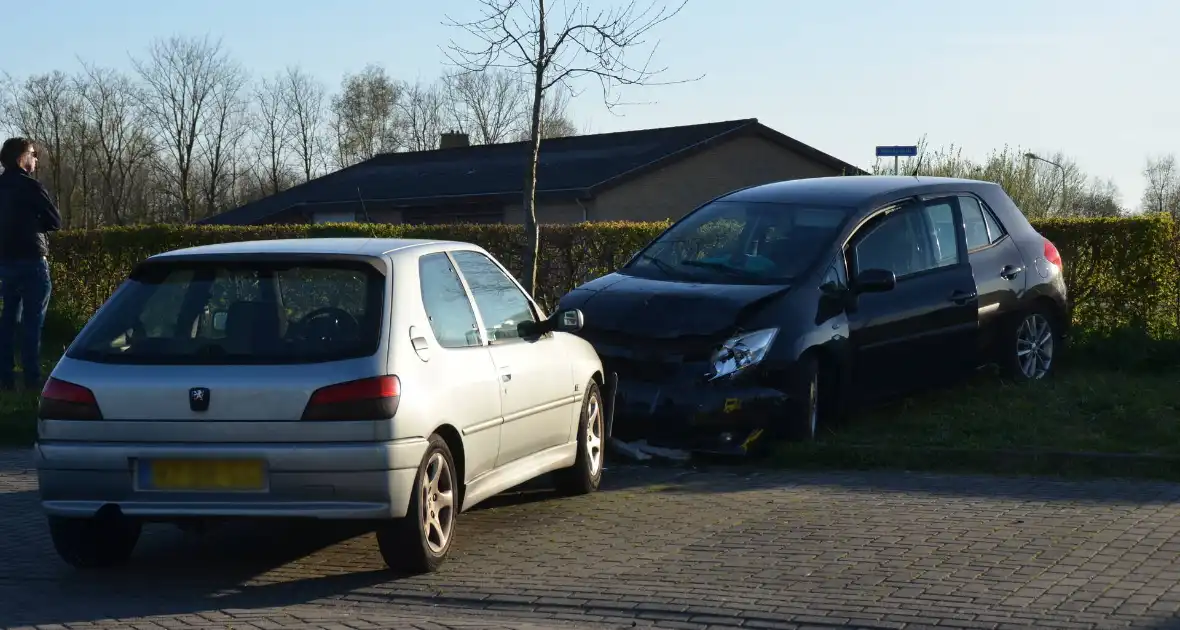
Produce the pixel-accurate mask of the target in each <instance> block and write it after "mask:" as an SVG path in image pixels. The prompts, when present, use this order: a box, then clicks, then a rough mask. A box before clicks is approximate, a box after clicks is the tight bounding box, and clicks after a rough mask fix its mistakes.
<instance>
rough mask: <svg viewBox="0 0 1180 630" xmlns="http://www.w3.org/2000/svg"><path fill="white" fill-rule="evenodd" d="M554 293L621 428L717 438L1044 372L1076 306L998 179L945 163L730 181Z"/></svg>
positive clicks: (722, 442)
mask: <svg viewBox="0 0 1180 630" xmlns="http://www.w3.org/2000/svg"><path fill="white" fill-rule="evenodd" d="M558 308H559V309H571V308H577V309H581V310H582V312H583V313H584V314H585V326H584V328H583V329H582V331H581V332H580V333H579V334H580V335H582V336H583V337H584V338H586V339H587V340H588V341H590V342H591V343H592V344H593V346H594V347H595V349H596V350H597V351H598V353H599V355H600V356H601V357H602V360H603V365H604V367H605V368H606V370H607V372H608V374H609V373H613V374H616V375H617V378H618V381H617V387H616V388H615V391H614V392H613V395H614V402H613V405H612V415H613V421H612V423H611V424H612V434H613V437H615V438H619V439H622V440H633V439H639V438H645V439H646V440H647V441H648V443H649V444H651V445H654V446H665V447H677V448H683V449H688V450H693V451H704V452H709V451H711V452H721V453H732V452H737V453H744V452H746V451H747V446H748V445H749V444H750V443H752V442H753V441H754V440H755V439H757V438H758V436H760V435H766V436H771V437H780V438H782V437H786V438H794V439H810V438H812V437H814V436H815V435H816V432H817V429H820V428H822V427H823V425H824V424H825V423H828V422H834V421H835V420H837V419H839V418H841V417H843V416H844V415H845V413H846V412H847V411H848V410H849V409H851V408H853V406H856V405H859V404H863V403H869V402H873V401H879V400H881V399H882V398H885V397H893V396H896V395H900V394H905V393H909V392H912V391H914V390H915V389H918V388H924V387H929V386H942V385H946V384H949V383H950V382H952V381H954V380H955V379H957V378H959V377H961V376H964V375H966V374H968V373H970V372H971V371H973V370H975V369H977V368H979V367H981V366H983V365H987V364H998V365H999V366H1000V368H1001V369H1002V370H1003V372H1004V373H1005V374H1007V375H1008V376H1010V377H1011V378H1014V379H1017V380H1033V379H1040V378H1044V377H1045V376H1046V375H1048V374H1049V373H1050V372H1051V371H1052V369H1053V367H1054V361H1053V359H1054V355H1055V353H1056V352H1058V351H1059V350H1060V348H1061V346H1062V343H1063V341H1064V339H1065V336H1066V333H1067V331H1068V326H1069V320H1070V315H1069V306H1068V302H1067V300H1066V287H1065V282H1064V279H1063V275H1062V272H1061V256H1060V254H1059V253H1058V251H1057V248H1056V247H1055V246H1054V245H1053V243H1051V242H1050V241H1049V240H1048V239H1046V238H1044V237H1043V236H1042V235H1041V234H1039V233H1038V232H1037V231H1036V230H1035V229H1034V228H1033V227H1032V225H1030V224H1029V222H1028V220H1027V219H1026V218H1025V217H1024V215H1023V214H1022V213H1021V212H1020V210H1019V209H1018V208H1017V207H1016V205H1015V204H1014V203H1013V202H1012V199H1011V198H1010V197H1009V196H1008V195H1007V194H1006V193H1005V192H1004V190H1003V188H1001V187H1000V186H999V185H997V184H994V183H990V182H983V181H975V180H968V179H948V178H938V177H881V176H849V177H827V178H815V179H801V180H792V181H784V182H776V183H771V184H765V185H761V186H755V187H751V188H745V189H742V190H738V191H734V192H731V193H728V194H726V195H723V196H721V197H719V198H716V199H714V200H712V201H710V202H708V203H706V204H704V205H703V206H701V207H699V208H696V209H695V210H693V211H692V212H690V213H689V214H688V215H687V216H685V217H684V218H682V219H681V220H679V221H677V222H676V223H675V224H673V225H672V226H671V227H669V228H668V229H667V230H666V231H664V232H663V233H662V234H661V235H660V236H658V237H657V238H656V239H654V240H653V241H652V242H651V243H650V244H649V245H647V246H646V247H645V248H644V249H643V250H641V251H640V252H639V253H637V254H636V255H635V256H634V257H633V258H632V259H631V260H630V261H629V262H628V263H627V264H626V265H625V266H624V267H623V268H621V269H619V270H618V271H616V272H614V273H611V274H610V275H607V276H604V277H601V278H598V279H596V280H593V281H591V282H588V283H586V284H584V285H582V286H579V287H578V288H576V289H574V290H573V291H571V292H569V293H567V294H566V295H565V296H563V297H562V299H561V302H560V305H559V307H558ZM612 381H613V378H612Z"/></svg>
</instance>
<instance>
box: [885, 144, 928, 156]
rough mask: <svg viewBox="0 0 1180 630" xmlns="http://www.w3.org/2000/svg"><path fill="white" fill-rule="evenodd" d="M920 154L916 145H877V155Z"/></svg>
mask: <svg viewBox="0 0 1180 630" xmlns="http://www.w3.org/2000/svg"><path fill="white" fill-rule="evenodd" d="M916 155H918V147H916V146H896V145H895V146H883V147H877V157H914V156H916Z"/></svg>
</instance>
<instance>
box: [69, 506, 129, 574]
mask: <svg viewBox="0 0 1180 630" xmlns="http://www.w3.org/2000/svg"><path fill="white" fill-rule="evenodd" d="M142 531H143V524H142V523H140V522H139V521H138V520H136V519H132V518H127V517H123V516H107V515H102V514H100V515H98V516H94V517H90V518H66V517H61V516H50V517H49V535H50V538H52V539H53V548H54V550H56V551H57V555H58V556H60V557H61V559H62V560H64V561H65V562H66V563H67V564H69V565H71V566H73V567H75V568H79V569H105V568H108V567H114V566H121V565H124V564H126V563H127V561H128V560H130V559H131V554H132V553H133V552H134V551H135V545H136V544H138V543H139V536H140V533H141V532H142Z"/></svg>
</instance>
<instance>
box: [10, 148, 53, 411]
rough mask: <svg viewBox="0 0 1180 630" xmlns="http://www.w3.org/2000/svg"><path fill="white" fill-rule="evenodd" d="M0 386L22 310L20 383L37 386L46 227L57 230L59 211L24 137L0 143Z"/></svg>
mask: <svg viewBox="0 0 1180 630" xmlns="http://www.w3.org/2000/svg"><path fill="white" fill-rule="evenodd" d="M0 166H3V167H4V172H3V173H0V282H2V283H3V286H2V287H0V293H2V295H3V299H4V305H3V310H0V388H3V389H12V388H13V387H14V386H15V384H16V383H15V380H16V379H15V376H14V374H13V360H14V358H15V357H14V356H13V354H14V351H13V342H14V337H15V336H16V319H17V314H18V313H19V314H20V315H21V333H22V334H21V367H22V368H23V369H24V384H25V387H26V388H29V389H33V388H36V389H40V388H41V329H42V327H43V326H44V324H45V310H46V309H47V308H48V306H49V293H50V291H51V289H52V283H51V282H50V278H49V260H48V258H47V256H48V255H49V238H48V237H47V236H46V234H48V233H49V232H53V231H56V230H60V229H61V213H60V212H59V211H58V209H57V206H55V205H54V203H53V200H51V199H50V198H49V192H48V191H46V190H45V187H44V186H42V185H41V182H39V181H37V180H36V179H33V173H34V172H35V171H36V170H37V147H36V146H35V145H34V144H33V141H32V140H29V139H28V138H21V137H17V138H9V139H8V140H6V141H5V142H4V145H3V147H0Z"/></svg>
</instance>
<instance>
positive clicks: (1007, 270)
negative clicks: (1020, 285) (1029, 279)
mask: <svg viewBox="0 0 1180 630" xmlns="http://www.w3.org/2000/svg"><path fill="white" fill-rule="evenodd" d="M1021 271H1024V267H1017V266H1015V265H1004V268H1003V269H1002V270H1000V277H1001V278H1003V279H1005V280H1011V279H1012V278H1015V277H1016V276H1017V275H1018V274H1019V273H1020V272H1021Z"/></svg>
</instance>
